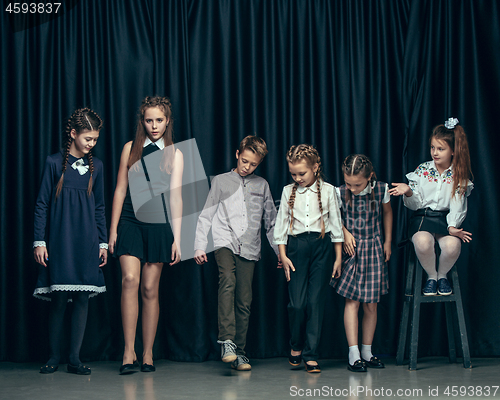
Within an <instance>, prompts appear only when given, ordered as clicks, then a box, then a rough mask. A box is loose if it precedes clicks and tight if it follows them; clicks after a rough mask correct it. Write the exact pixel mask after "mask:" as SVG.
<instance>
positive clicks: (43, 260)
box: [33, 108, 108, 375]
mask: <svg viewBox="0 0 500 400" xmlns="http://www.w3.org/2000/svg"><path fill="white" fill-rule="evenodd" d="M101 127H102V120H101V118H99V116H98V115H97V114H96V113H95V112H94V111H92V110H90V109H88V108H82V109H79V110H76V111H75V112H74V113H73V115H71V117H70V118H69V120H68V123H67V126H66V146H65V148H64V150H62V151H61V152H59V153H56V154H52V155H51V156H49V157H47V161H46V162H45V169H44V172H43V178H42V184H41V186H40V192H39V193H38V198H37V201H36V206H35V242H34V244H33V246H34V256H35V260H36V262H37V263H39V264H40V265H39V267H38V271H39V274H38V282H37V285H36V289H35V292H34V294H33V295H34V296H35V297H38V298H42V299H46V300H50V301H51V306H50V314H49V349H50V358H49V360H48V361H47V363H46V364H45V365H44V366H42V367H41V368H40V372H41V373H45V374H49V373H52V372H55V371H57V369H58V367H59V361H60V357H61V356H60V343H61V334H62V325H63V319H64V312H65V310H66V304H67V302H68V301H71V300H72V302H73V310H72V315H71V341H70V354H69V364H68V367H67V370H68V372H72V373H75V374H81V375H88V374H90V372H91V370H90V368H89V367H87V366H85V365H83V364H82V362H81V361H80V348H81V345H82V340H83V335H84V332H85V326H86V323H87V311H88V300H89V297H91V296H95V295H97V294H98V293H102V292H105V291H106V287H105V286H104V277H103V274H102V270H101V268H100V267H102V266H103V265H105V264H106V261H107V248H108V245H107V235H106V219H105V215H104V190H103V188H104V184H103V168H102V162H101V161H100V160H99V159H97V158H96V157H93V156H92V148H93V147H94V146H95V144H96V143H97V139H98V138H99V131H100V129H101ZM49 256H50V260H49Z"/></svg>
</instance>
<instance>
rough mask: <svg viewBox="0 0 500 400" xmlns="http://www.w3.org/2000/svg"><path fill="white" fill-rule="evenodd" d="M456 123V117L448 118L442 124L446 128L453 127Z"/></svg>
mask: <svg viewBox="0 0 500 400" xmlns="http://www.w3.org/2000/svg"><path fill="white" fill-rule="evenodd" d="M457 124H458V119H456V118H453V117H451V118H448V119H447V120H446V121H445V122H444V126H446V129H453V128H455V126H456V125H457Z"/></svg>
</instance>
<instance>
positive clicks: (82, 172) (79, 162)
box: [71, 158, 89, 175]
mask: <svg viewBox="0 0 500 400" xmlns="http://www.w3.org/2000/svg"><path fill="white" fill-rule="evenodd" d="M71 166H72V167H73V169H76V170H78V172H79V173H80V175H85V174H86V173H87V171H88V170H89V166H88V165H83V159H81V158H80V159H79V160H76V161H75V162H74V163H73V164H71Z"/></svg>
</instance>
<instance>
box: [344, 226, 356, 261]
mask: <svg viewBox="0 0 500 400" xmlns="http://www.w3.org/2000/svg"><path fill="white" fill-rule="evenodd" d="M355 250H356V240H355V239H354V236H352V234H351V232H349V231H347V230H345V229H344V251H345V252H346V253H347V254H348V255H349V256H351V257H352V256H353V255H354V252H355Z"/></svg>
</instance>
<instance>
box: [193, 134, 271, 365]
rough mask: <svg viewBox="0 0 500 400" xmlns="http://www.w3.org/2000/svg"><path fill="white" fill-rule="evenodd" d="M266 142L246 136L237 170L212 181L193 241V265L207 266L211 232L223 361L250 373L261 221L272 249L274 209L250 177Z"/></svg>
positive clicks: (263, 186) (264, 186) (262, 185)
mask: <svg viewBox="0 0 500 400" xmlns="http://www.w3.org/2000/svg"><path fill="white" fill-rule="evenodd" d="M267 152H268V151H267V146H266V143H265V142H264V140H262V139H261V138H258V137H256V136H247V137H246V138H244V139H243V140H242V141H241V143H240V148H239V149H238V150H237V151H236V159H237V160H238V162H237V166H236V168H234V169H233V170H231V171H230V172H226V173H225V174H220V175H217V176H216V177H215V178H214V179H213V180H212V187H211V189H210V192H209V194H208V198H207V201H206V203H205V207H204V208H203V211H202V213H201V214H200V216H199V218H198V225H197V227H196V237H195V246H194V249H195V256H194V259H195V261H196V263H197V264H199V265H201V264H203V263H205V262H207V255H206V253H205V251H206V249H207V245H208V239H207V237H208V233H209V231H210V227H212V236H213V239H214V246H215V248H216V250H215V253H214V254H215V260H216V261H217V265H218V266H219V292H218V315H219V336H218V339H219V340H218V341H217V342H218V343H219V344H221V353H222V361H224V362H231V367H232V368H234V369H237V370H239V371H248V370H250V369H251V368H252V367H251V365H250V362H249V360H248V358H247V357H245V344H246V336H247V330H248V320H249V318H250V305H251V303H252V279H253V272H254V267H255V262H256V261H258V260H259V259H260V247H261V240H260V229H261V225H262V219H264V227H265V229H266V236H267V239H268V240H269V243H270V244H271V246H272V247H273V249H274V251H275V253H276V254H277V255H278V254H279V252H278V248H277V246H275V245H273V244H272V243H273V233H274V224H275V222H276V214H277V213H276V207H275V205H274V201H273V197H272V195H271V191H270V190H269V184H268V183H267V181H266V180H265V179H264V178H261V177H260V176H257V175H254V174H253V172H254V171H255V169H256V168H257V166H258V165H259V164H260V163H261V162H262V160H263V159H264V157H265V156H266V154H267Z"/></svg>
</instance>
